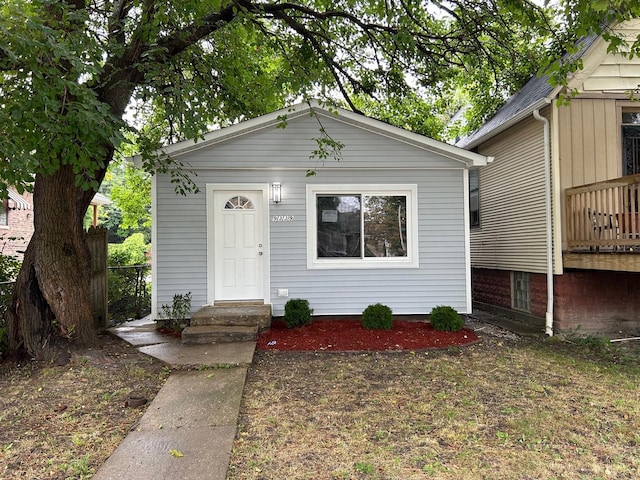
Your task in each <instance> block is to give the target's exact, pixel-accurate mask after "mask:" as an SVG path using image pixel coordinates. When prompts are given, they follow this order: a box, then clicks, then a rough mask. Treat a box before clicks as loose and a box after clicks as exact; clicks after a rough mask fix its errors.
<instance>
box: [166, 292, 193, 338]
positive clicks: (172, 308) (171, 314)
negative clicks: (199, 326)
mask: <svg viewBox="0 0 640 480" xmlns="http://www.w3.org/2000/svg"><path fill="white" fill-rule="evenodd" d="M190 315H191V292H188V293H185V294H181V293H176V294H175V295H174V296H173V303H172V304H171V305H162V307H161V308H160V311H159V312H158V316H159V317H160V318H159V320H160V322H161V323H163V324H164V325H165V326H166V327H167V328H169V329H171V330H173V331H176V332H179V331H181V330H182V325H183V324H186V323H187V320H188V319H189V317H190Z"/></svg>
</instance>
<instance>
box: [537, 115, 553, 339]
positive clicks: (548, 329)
mask: <svg viewBox="0 0 640 480" xmlns="http://www.w3.org/2000/svg"><path fill="white" fill-rule="evenodd" d="M533 118H535V119H536V120H538V121H540V122H543V123H544V195H545V210H546V212H545V213H546V215H545V217H546V223H547V311H546V312H545V333H546V334H547V335H549V336H550V337H552V336H553V241H552V235H551V229H552V227H553V221H552V218H551V133H550V126H549V120H548V119H547V118H546V117H543V116H542V115H540V109H538V108H537V109H535V110H534V111H533Z"/></svg>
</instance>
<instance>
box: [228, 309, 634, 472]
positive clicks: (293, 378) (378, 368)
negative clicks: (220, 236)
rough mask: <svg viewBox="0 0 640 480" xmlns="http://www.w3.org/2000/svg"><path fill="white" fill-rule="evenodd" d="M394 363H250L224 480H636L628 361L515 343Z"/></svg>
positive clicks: (370, 358)
mask: <svg viewBox="0 0 640 480" xmlns="http://www.w3.org/2000/svg"><path fill="white" fill-rule="evenodd" d="M468 326H470V327H472V328H475V329H476V331H478V332H479V334H480V335H481V337H482V342H481V343H477V344H473V345H469V346H465V347H452V348H449V349H439V350H423V351H392V352H351V353H336V352H333V353H329V352H272V351H259V352H256V355H255V357H254V362H253V364H252V366H251V368H250V371H249V375H248V379H247V384H246V388H245V394H244V398H243V403H242V407H241V415H240V420H239V426H238V435H237V438H236V441H235V444H234V448H233V454H232V459H231V464H230V468H229V472H228V479H229V480H239V479H243V480H248V479H254V480H267V479H281V478H287V479H336V480H338V479H341V480H364V479H372V480H373V479H375V480H392V479H393V480H410V479H426V478H437V479H445V480H476V479H477V480H480V479H487V478H491V479H504V480H512V479H521V480H532V479H547V478H562V479H576V480H582V479H635V478H640V434H639V433H638V432H640V403H639V402H638V398H640V369H639V368H638V357H637V356H635V355H637V354H636V353H635V352H633V351H632V350H626V349H625V350H623V349H618V348H617V347H616V348H610V347H609V346H607V345H605V343H604V342H600V341H598V340H596V339H588V340H585V341H580V342H578V341H566V340H565V341H563V340H558V339H555V340H541V339H538V340H534V339H520V338H518V337H517V336H515V335H513V334H511V333H509V332H505V331H503V330H501V329H499V328H496V327H493V326H490V325H484V324H481V323H479V322H478V323H474V322H469V324H468Z"/></svg>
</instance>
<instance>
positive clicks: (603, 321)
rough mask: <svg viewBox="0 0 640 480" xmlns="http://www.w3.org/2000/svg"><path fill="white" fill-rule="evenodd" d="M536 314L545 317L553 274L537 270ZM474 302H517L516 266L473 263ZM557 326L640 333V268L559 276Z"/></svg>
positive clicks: (556, 281) (533, 293)
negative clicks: (513, 276) (513, 271)
mask: <svg viewBox="0 0 640 480" xmlns="http://www.w3.org/2000/svg"><path fill="white" fill-rule="evenodd" d="M530 278H531V315H532V316H534V317H538V318H541V319H544V317H545V311H546V307H547V288H546V285H547V283H546V282H547V279H546V275H544V274H534V273H532V274H531V276H530ZM472 286H473V300H474V302H481V303H483V304H487V305H491V306H496V307H499V308H500V309H507V310H511V311H513V312H514V314H516V313H517V312H516V311H515V310H513V309H512V307H511V272H510V271H508V270H491V269H476V268H474V269H472ZM554 330H555V331H556V332H576V333H578V334H589V333H594V334H595V333H600V334H609V335H615V334H619V333H633V334H636V333H640V273H629V272H609V271H592V270H584V271H566V272H565V273H564V274H563V275H556V276H554Z"/></svg>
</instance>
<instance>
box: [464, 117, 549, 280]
mask: <svg viewBox="0 0 640 480" xmlns="http://www.w3.org/2000/svg"><path fill="white" fill-rule="evenodd" d="M480 153H482V154H483V155H491V156H493V157H495V160H494V161H493V162H492V163H491V164H489V165H487V166H485V167H482V168H481V169H480V212H481V213H480V216H481V218H480V228H474V229H472V230H471V264H472V266H473V267H477V268H495V269H503V270H520V271H528V272H534V273H543V272H546V222H545V188H544V141H543V135H542V124H541V123H540V122H537V121H535V120H534V119H530V120H526V121H524V122H522V123H521V124H520V125H519V126H517V127H514V128H512V129H509V130H507V132H505V133H504V134H502V135H500V136H499V137H498V138H497V139H496V140H494V141H491V142H490V143H488V144H485V145H483V146H482V147H481V148H480Z"/></svg>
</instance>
